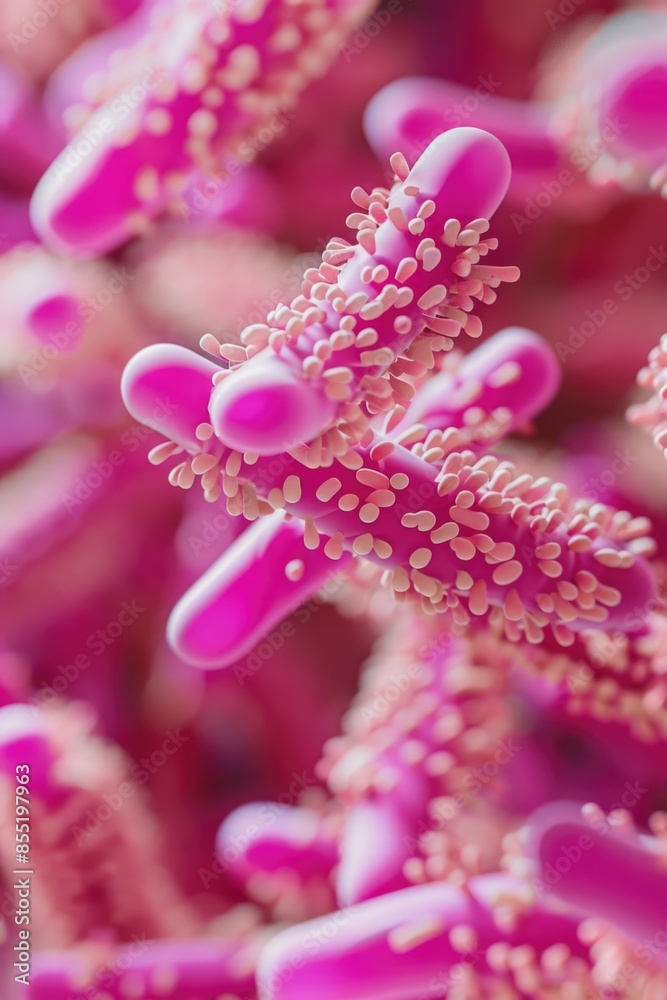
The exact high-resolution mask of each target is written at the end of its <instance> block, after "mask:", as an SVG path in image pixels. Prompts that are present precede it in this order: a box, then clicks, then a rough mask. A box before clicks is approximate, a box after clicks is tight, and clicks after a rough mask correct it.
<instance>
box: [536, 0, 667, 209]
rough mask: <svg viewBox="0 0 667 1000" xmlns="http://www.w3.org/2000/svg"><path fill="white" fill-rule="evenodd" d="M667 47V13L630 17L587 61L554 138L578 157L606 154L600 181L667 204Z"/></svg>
mask: <svg viewBox="0 0 667 1000" xmlns="http://www.w3.org/2000/svg"><path fill="white" fill-rule="evenodd" d="M666 41H667V14H665V11H664V10H653V11H648V10H644V11H642V10H633V11H625V12H623V13H621V14H618V15H617V16H616V17H613V18H609V19H608V20H607V21H606V22H605V24H604V26H603V27H602V28H601V30H600V31H599V32H597V33H596V34H595V35H594V36H593V38H592V39H591V41H590V43H589V44H588V45H587V46H586V47H585V48H584V49H583V51H582V52H581V53H580V54H579V57H578V60H577V64H576V66H575V68H574V72H573V73H572V74H571V80H572V86H571V88H570V89H569V90H568V91H567V92H566V93H565V95H564V96H563V98H562V100H561V102H560V105H559V106H557V108H556V115H555V119H554V124H553V132H554V134H555V135H556V136H557V139H558V140H559V141H560V142H561V143H562V144H564V146H565V148H569V149H572V150H573V151H574V152H575V154H576V151H577V150H584V151H588V150H591V151H593V150H595V149H596V148H597V149H600V150H601V153H600V155H599V156H597V157H593V158H592V159H591V164H590V167H589V170H588V176H589V179H590V180H592V181H593V182H595V183H600V184H604V183H609V182H612V183H615V184H618V185H620V186H621V187H624V188H627V189H630V190H634V191H640V192H642V193H649V192H650V191H651V190H653V191H659V192H660V193H661V194H662V196H663V197H667V135H666V131H665V130H666V128H667V56H666V55H665V43H666ZM575 162H576V161H575Z"/></svg>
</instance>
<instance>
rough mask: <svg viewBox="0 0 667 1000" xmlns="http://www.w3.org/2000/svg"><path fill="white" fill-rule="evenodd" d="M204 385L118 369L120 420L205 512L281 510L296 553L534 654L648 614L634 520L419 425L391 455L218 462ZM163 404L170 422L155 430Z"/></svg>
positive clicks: (389, 445)
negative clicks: (346, 555) (347, 556)
mask: <svg viewBox="0 0 667 1000" xmlns="http://www.w3.org/2000/svg"><path fill="white" fill-rule="evenodd" d="M215 371H216V369H215V366H214V365H213V364H212V363H211V362H208V361H207V360H206V359H204V358H202V357H200V356H198V355H196V354H194V353H192V352H189V351H187V350H185V349H182V348H178V347H174V346H170V345H155V346H153V347H150V348H146V349H144V350H143V351H141V352H139V354H137V355H136V356H135V357H134V359H133V360H132V361H131V362H130V363H129V365H128V366H127V367H126V369H125V372H124V376H123V395H124V399H125V403H126V405H127V407H128V409H129V410H130V412H131V413H132V415H133V416H134V417H135V418H136V419H137V420H139V421H140V422H142V423H145V424H147V425H148V426H153V427H154V428H155V429H157V430H159V431H160V433H162V434H166V435H168V436H169V437H170V438H171V442H169V443H167V444H165V445H161V446H158V449H157V450H155V451H154V452H153V453H152V458H153V460H154V461H162V460H165V459H167V458H169V457H170V455H172V454H175V453H176V452H178V451H179V450H180V449H182V448H184V449H185V450H186V452H187V453H188V457H187V458H186V461H185V462H181V463H180V464H179V465H178V466H177V467H176V468H175V469H173V470H172V472H171V473H170V477H171V482H172V483H173V484H174V485H176V484H178V485H180V486H183V487H186V488H189V487H190V486H192V485H193V483H194V481H195V479H196V477H197V476H199V475H201V476H202V486H203V488H204V490H205V495H206V496H207V497H208V498H209V499H211V500H213V501H215V500H217V499H218V497H219V496H220V494H221V493H224V495H225V496H226V497H227V507H228V510H229V511H230V513H233V514H241V513H243V514H244V516H245V517H246V518H248V519H249V520H255V519H256V518H257V517H258V516H261V515H263V514H267V513H271V512H272V511H273V510H276V509H278V510H280V509H284V510H286V511H287V512H288V513H290V514H294V515H296V516H298V517H300V518H301V519H303V520H304V521H305V532H304V539H305V543H306V546H307V547H309V548H311V547H312V548H313V549H317V548H318V547H319V546H320V544H321V536H324V537H326V538H327V541H326V543H325V545H324V552H325V554H326V555H327V556H328V557H329V558H331V559H334V560H337V559H339V558H340V557H341V555H342V553H343V551H345V550H346V551H352V552H353V553H355V554H356V555H357V556H361V557H364V558H366V557H367V558H368V559H370V560H371V561H373V562H375V563H376V564H378V565H380V566H382V567H383V568H385V569H386V570H387V572H386V574H384V575H383V579H384V582H385V583H387V584H390V585H391V586H392V587H393V589H394V591H395V592H396V593H397V594H407V593H408V592H411V593H413V594H416V595H418V597H419V598H420V599H421V603H422V605H423V607H424V608H425V609H426V610H428V611H430V612H433V611H445V610H448V609H451V610H452V612H453V614H454V615H455V618H456V620H457V621H458V622H459V623H461V624H466V623H467V622H468V620H469V617H468V613H467V611H469V612H470V613H471V614H472V615H473V616H484V615H486V614H487V613H488V612H489V610H490V608H491V607H495V608H496V609H497V612H496V613H495V617H499V618H500V620H501V621H503V623H504V627H505V629H506V632H507V634H508V636H509V637H510V638H514V639H519V638H521V636H523V635H525V636H526V637H527V638H528V640H529V641H531V642H540V641H541V640H542V638H543V635H544V628H545V627H546V626H547V625H549V624H551V625H552V626H553V630H554V634H555V636H556V637H557V639H558V641H559V642H560V643H562V644H569V643H571V642H572V641H573V639H574V632H573V630H580V629H582V628H587V627H590V624H591V623H594V624H596V625H598V626H599V627H601V628H605V629H613V628H615V627H617V626H618V624H619V623H621V622H623V621H624V620H625V618H626V615H627V613H628V611H629V610H630V608H631V607H635V606H636V605H637V604H641V603H646V604H647V606H648V604H650V603H651V602H652V600H653V594H654V591H655V583H654V580H653V577H652V574H651V572H650V570H649V567H648V566H647V565H646V563H645V562H644V561H643V560H642V559H641V558H637V557H636V556H635V555H634V554H633V551H632V550H633V548H634V547H637V546H639V547H640V549H641V546H642V544H643V542H642V538H641V537H638V536H643V535H644V534H645V530H646V529H645V525H644V522H643V520H642V521H640V522H638V525H637V526H635V524H634V522H633V521H632V520H630V521H628V520H627V517H625V516H622V517H619V518H618V519H617V520H615V518H616V517H617V515H616V513H615V512H614V511H612V510H611V509H609V508H607V507H605V506H604V505H602V504H591V503H589V502H583V501H582V502H579V503H578V504H577V503H575V504H573V503H572V502H571V501H570V499H569V497H568V494H567V490H566V489H565V487H564V486H563V485H562V484H557V483H552V482H551V481H550V480H549V479H547V478H546V477H542V478H540V479H534V478H533V477H532V476H531V475H530V474H528V473H524V474H522V475H520V476H519V475H518V474H517V472H516V470H515V468H514V467H513V466H512V464H511V463H507V462H498V460H497V459H495V458H493V457H492V456H485V457H483V458H481V459H477V457H476V455H475V453H474V452H472V451H463V452H455V451H453V452H450V453H449V454H447V453H446V452H445V449H444V448H443V447H442V437H441V433H440V432H439V431H431V432H430V433H428V432H427V431H426V429H425V428H423V425H422V427H419V426H417V427H415V428H413V429H412V430H411V431H406V432H404V433H403V434H402V435H401V436H400V439H399V441H396V440H392V438H391V437H387V436H383V435H375V434H372V433H371V434H370V436H369V438H367V443H365V444H359V445H356V446H351V445H350V443H349V442H348V441H346V440H345V439H344V437H343V435H342V434H340V433H338V432H337V430H335V431H330V432H329V435H328V441H329V442H330V445H329V446H328V447H327V448H322V449H321V451H320V453H319V455H318V456H317V457H316V458H315V459H313V458H311V453H310V449H308V448H306V447H303V448H302V449H299V450H295V451H294V452H293V453H292V454H290V453H285V454H283V455H280V456H272V457H263V458H262V457H258V456H257V455H256V454H245V455H242V454H240V453H239V452H230V451H228V450H226V449H224V447H223V446H222V445H221V444H220V442H219V441H218V439H217V438H216V436H215V435H214V433H213V428H212V426H211V423H210V421H209V409H208V404H209V400H210V397H211V380H212V378H213V375H214V374H215ZM165 399H169V400H170V401H171V406H170V410H171V415H170V416H169V417H168V418H167V420H166V421H162V422H161V423H160V424H159V426H157V425H156V421H155V419H154V416H153V414H154V413H155V412H156V408H157V407H159V404H160V401H162V402H164V400H165ZM163 409H164V407H163ZM411 442H412V443H411ZM409 443H411V447H412V449H413V450H410V448H409V447H408V444H409ZM425 446H426V448H425ZM415 448H417V449H418V451H419V452H421V453H420V454H416V453H415V451H414V449H415ZM464 604H465V606H466V608H467V610H466V609H464V607H463V605H464Z"/></svg>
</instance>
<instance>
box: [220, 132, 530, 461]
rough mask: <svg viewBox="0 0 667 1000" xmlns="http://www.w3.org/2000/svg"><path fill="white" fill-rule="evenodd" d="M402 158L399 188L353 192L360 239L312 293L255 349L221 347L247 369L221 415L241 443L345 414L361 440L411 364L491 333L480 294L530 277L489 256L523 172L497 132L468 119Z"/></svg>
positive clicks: (407, 392)
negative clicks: (501, 208)
mask: <svg viewBox="0 0 667 1000" xmlns="http://www.w3.org/2000/svg"><path fill="white" fill-rule="evenodd" d="M391 162H392V167H393V169H394V171H395V178H394V184H393V187H392V188H391V190H387V189H385V188H376V189H375V190H374V191H373V192H371V194H370V195H369V194H368V193H367V192H365V191H363V190H362V189H361V188H356V189H355V190H354V191H353V192H352V199H353V201H354V202H355V204H356V205H357V206H358V211H357V212H355V213H353V214H352V215H351V216H349V217H348V220H347V221H348V224H349V225H350V226H351V227H353V228H355V229H356V230H357V241H356V243H353V244H352V245H350V244H349V243H348V242H347V241H346V240H341V239H334V240H332V241H331V242H330V243H329V246H328V247H327V250H326V251H325V254H324V262H323V264H322V265H321V266H320V267H319V268H313V269H311V270H310V271H307V272H306V275H305V280H304V284H303V294H302V295H301V296H299V297H298V298H297V299H295V300H294V301H293V302H292V304H291V305H290V306H278V308H277V309H275V310H274V311H273V312H272V313H270V314H269V316H268V317H267V322H266V324H265V325H262V324H254V325H253V326H251V327H248V328H247V329H246V330H245V331H244V333H243V334H242V335H241V340H242V342H243V344H245V345H246V346H245V349H244V348H243V347H239V346H238V345H224V346H223V347H222V348H220V353H221V354H222V356H223V357H224V358H227V359H228V360H229V361H231V362H232V364H233V367H232V369H231V370H230V372H229V374H228V375H227V376H226V377H225V378H222V376H221V379H222V381H221V383H220V385H218V387H217V389H216V392H215V394H214V397H213V399H212V400H211V422H212V424H213V427H214V429H215V432H216V434H217V435H218V437H219V438H220V440H221V441H223V442H224V443H225V444H226V445H227V446H228V447H230V448H236V449H238V450H240V451H255V452H257V453H258V454H261V455H275V454H278V453H280V452H282V451H285V449H287V448H291V447H294V446H295V445H297V444H303V443H308V442H313V441H315V440H316V439H318V438H319V437H320V436H326V432H327V431H328V430H329V429H330V428H331V427H333V426H334V424H340V423H341V422H342V423H343V424H344V426H346V427H348V428H349V432H348V433H349V435H350V436H351V437H354V436H356V437H357V439H358V438H359V437H361V436H362V435H363V433H364V431H365V430H366V427H367V421H366V419H365V418H366V416H367V414H368V412H369V411H370V412H371V413H373V412H382V411H388V410H391V409H392V407H393V405H394V401H395V400H396V399H397V400H399V401H403V402H404V401H405V399H409V398H411V387H410V386H409V385H406V383H405V381H404V380H402V379H401V377H400V376H401V375H403V374H406V373H411V372H414V371H415V370H419V369H420V368H421V369H422V370H423V367H424V366H426V367H431V366H432V364H433V361H432V349H433V348H435V349H436V350H443V349H444V350H447V349H449V348H450V347H451V345H452V341H453V339H454V338H455V337H457V336H458V335H459V333H460V331H461V329H465V331H466V332H467V333H468V334H469V335H470V336H473V337H476V336H479V335H480V333H481V330H482V326H481V323H480V321H479V319H478V318H477V317H476V316H473V315H470V311H471V310H472V307H473V300H474V299H480V300H481V301H482V302H492V301H493V300H494V299H495V293H494V292H493V291H492V289H493V288H494V287H497V285H498V284H500V282H501V281H515V280H516V279H517V278H518V271H517V269H516V268H512V267H509V268H503V267H494V266H488V265H484V264H480V263H479V261H480V258H481V257H482V256H485V255H486V254H487V253H488V251H489V250H491V249H495V247H496V246H497V241H496V240H487V239H484V238H483V234H484V233H485V232H486V231H487V230H488V228H489V225H488V221H487V219H488V218H489V217H490V216H491V215H493V213H494V212H495V211H496V209H497V208H498V205H499V204H500V202H501V201H502V199H503V197H504V195H505V192H506V191H507V186H508V183H509V178H510V164H509V158H508V156H507V153H506V151H505V149H504V147H503V146H502V144H501V143H500V142H498V140H497V139H495V138H494V137H493V136H491V135H489V134H488V133H486V132H481V131H479V130H478V129H456V130H455V131H453V132H451V133H449V134H447V135H444V136H439V137H438V138H437V139H435V140H434V141H433V142H432V143H431V145H430V146H429V148H428V149H427V150H426V151H425V152H424V154H423V155H422V156H421V158H420V159H419V161H418V162H417V164H416V165H415V166H414V167H413V168H412V170H409V169H408V165H407V163H406V161H405V158H404V157H403V156H402V155H401V154H396V156H394V157H392V161H391ZM203 346H205V347H206V348H207V349H208V348H209V344H207V343H204V345H203ZM210 346H211V352H212V353H213V352H214V351H215V350H216V347H217V345H216V344H215V343H213V344H212V345H210ZM360 403H364V404H365V406H364V408H363V410H362V409H360V406H359V404H360Z"/></svg>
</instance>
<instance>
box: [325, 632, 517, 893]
mask: <svg viewBox="0 0 667 1000" xmlns="http://www.w3.org/2000/svg"><path fill="white" fill-rule="evenodd" d="M513 648H514V647H512V649H513ZM511 663H512V656H511V654H510V655H508V654H507V651H505V650H503V648H502V645H501V644H496V643H494V642H493V641H491V642H485V641H484V638H483V637H480V641H479V642H478V644H477V647H475V645H473V644H472V643H468V642H466V641H465V639H463V638H462V637H458V638H457V637H454V636H453V635H451V634H444V635H443V633H442V631H441V630H440V629H438V627H437V623H436V622H434V620H433V619H424V618H423V617H421V616H411V615H410V616H407V617H402V616H401V617H399V619H398V625H397V627H394V628H393V629H391V630H390V631H389V632H388V633H387V634H386V636H385V637H384V638H383V640H382V641H381V642H380V643H379V644H378V646H377V648H376V650H375V651H374V654H373V658H372V660H371V661H370V664H369V665H368V667H367V668H366V670H365V672H364V674H363V676H362V686H361V691H360V694H359V696H358V697H357V699H356V700H355V701H354V702H353V704H352V706H351V708H350V710H349V711H348V713H347V714H346V716H345V718H344V720H343V733H342V735H341V736H340V737H337V738H336V739H333V740H330V741H328V743H327V744H326V745H325V748H324V758H323V760H322V761H321V763H320V765H319V768H318V773H319V775H320V776H321V777H325V778H326V780H327V782H328V785H329V788H330V789H331V791H332V793H333V794H334V795H336V796H337V797H338V798H340V799H341V800H342V802H343V803H344V804H345V805H346V806H347V812H346V818H345V829H344V836H343V841H342V844H341V860H340V865H339V868H338V870H337V873H336V887H337V893H338V900H339V902H340V903H341V905H349V904H351V903H358V902H359V901H361V900H363V899H370V898H371V897H373V896H377V895H380V894H382V893H386V892H389V891H392V890H393V889H397V888H401V887H402V886H404V885H407V884H409V883H410V882H425V881H430V880H435V879H439V880H442V879H444V878H446V877H447V876H449V875H450V874H451V872H452V869H457V870H458V871H460V870H461V869H462V870H463V871H465V870H466V865H465V862H464V863H463V865H461V867H459V864H458V862H459V861H460V860H461V859H460V857H456V858H455V856H456V855H457V853H458V852H457V850H456V843H455V837H454V838H452V840H451V847H452V850H451V852H450V851H449V850H448V848H449V847H450V843H449V842H448V834H449V832H452V828H453V826H454V824H453V822H451V821H452V820H453V819H454V817H455V816H457V814H459V813H460V812H461V810H462V809H463V808H464V806H466V805H471V804H472V805H474V804H475V803H476V802H478V800H479V796H478V794H476V792H475V787H476V788H477V792H478V791H479V789H480V787H481V785H480V783H479V782H477V784H476V786H475V782H474V781H471V780H470V779H471V777H472V776H473V775H474V772H475V768H476V767H477V766H482V765H483V764H485V763H486V762H488V761H489V760H491V759H493V757H494V755H496V754H497V755H499V756H500V758H501V759H504V760H505V762H506V763H507V762H508V761H509V760H510V759H511V757H512V756H513V754H514V753H515V752H516V751H517V750H518V749H520V748H521V745H520V744H517V745H515V746H514V749H512V748H510V749H509V750H508V748H507V746H506V745H505V744H504V742H503V741H504V740H505V739H506V738H507V737H511V736H512V735H514V734H515V732H516V730H515V724H514V720H513V719H512V717H511V713H510V712H509V711H508V704H509V702H508V698H507V675H508V670H509V667H510V664H511ZM399 692H400V693H399ZM389 698H391V701H390V700H389ZM492 787H493V786H491V787H490V788H489V789H488V790H487V791H489V792H490V793H491V795H492V794H493V791H492ZM457 796H458V798H457ZM443 815H444V816H446V817H447V818H448V820H449V822H447V823H445V824H443V822H442V816H443ZM443 827H444V828H443ZM435 829H438V830H439V834H438V836H437V837H433V836H431V838H430V839H431V840H433V841H437V842H438V847H437V849H436V850H435V852H434V853H433V852H431V853H430V856H429V857H427V858H426V859H424V854H423V853H422V848H423V847H424V846H425V845H427V844H428V843H429V837H428V836H426V837H425V838H424V840H423V841H421V835H422V834H424V833H427V832H430V833H431V834H432V833H433V831H434V830H435ZM500 836H501V835H500V833H499V837H500ZM485 847H486V848H487V854H490V855H493V853H494V847H493V845H492V844H490V843H489V844H488V845H485ZM497 847H498V845H496V849H497ZM450 853H451V855H452V857H451V858H450V857H448V854H450ZM468 856H469V858H470V860H471V863H472V866H473V872H474V865H475V863H477V861H478V856H477V852H476V850H475V847H474V846H473V845H472V844H469V845H468ZM454 859H455V860H454Z"/></svg>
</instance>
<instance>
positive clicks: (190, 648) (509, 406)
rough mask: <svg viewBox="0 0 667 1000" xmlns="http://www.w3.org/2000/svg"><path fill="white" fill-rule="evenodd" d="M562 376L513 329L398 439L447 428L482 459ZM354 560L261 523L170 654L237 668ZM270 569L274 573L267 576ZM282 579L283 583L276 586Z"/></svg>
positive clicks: (217, 569)
mask: <svg viewBox="0 0 667 1000" xmlns="http://www.w3.org/2000/svg"><path fill="white" fill-rule="evenodd" d="M559 374H560V373H559V370H558V365H557V363H556V361H555V358H554V356H553V355H552V354H551V353H550V351H549V349H548V348H547V347H546V345H545V344H544V342H543V341H541V340H540V339H539V338H538V337H537V336H536V335H535V334H533V333H531V332H530V331H528V330H520V329H511V330H506V331H504V332H503V333H500V334H497V335H496V336H495V337H493V338H492V339H491V340H490V341H489V342H488V343H487V344H485V345H483V346H482V347H478V348H477V349H476V350H475V351H473V352H472V353H471V354H470V355H469V356H468V357H466V358H464V359H463V360H462V361H460V362H459V363H457V364H454V365H448V366H447V367H446V368H445V369H444V370H443V371H442V372H441V373H440V374H439V375H437V376H436V377H434V378H432V379H429V380H428V381H427V382H426V383H424V385H423V386H422V387H421V388H420V389H419V390H418V392H417V395H416V396H415V398H414V399H413V401H412V402H411V403H410V405H409V407H408V410H407V413H406V414H405V416H404V418H403V420H402V421H401V423H400V424H399V425H398V426H397V428H396V431H397V433H400V432H402V431H403V430H406V429H410V431H411V429H412V428H413V427H414V425H416V424H418V425H422V426H424V427H425V428H426V429H427V430H428V431H432V430H436V429H437V428H438V427H446V428H447V431H446V436H447V445H448V447H449V448H454V447H456V448H462V447H470V448H472V449H474V450H475V451H477V450H480V451H481V450H482V449H483V448H485V447H488V446H489V445H490V443H491V442H494V441H497V440H498V439H499V438H501V437H502V436H504V435H505V434H507V433H509V432H510V431H511V430H513V429H514V428H515V427H517V426H520V425H522V424H523V423H524V422H525V421H527V420H529V419H530V418H532V417H534V416H536V415H537V414H538V413H539V412H540V410H542V409H543V407H544V406H545V405H546V404H547V403H548V402H550V400H551V399H552V398H553V396H554V395H555V393H556V390H557V387H558V382H559ZM260 553H261V554H262V558H261V559H259V558H258V557H259V554H260ZM350 559H351V557H350V555H349V554H348V553H343V555H342V557H341V561H339V563H338V564H337V565H336V564H334V565H333V566H332V563H331V560H330V559H329V558H328V556H327V555H326V554H325V553H324V551H323V550H322V549H321V548H318V549H315V550H313V549H309V548H307V547H306V545H305V544H304V539H303V523H302V522H300V521H295V520H293V519H287V520H285V519H284V515H283V514H282V513H277V514H275V515H273V517H271V518H263V519H262V521H261V523H259V524H256V525H253V526H252V527H251V528H249V529H248V530H247V532H246V533H245V534H244V536H243V538H242V539H240V540H239V541H238V542H236V543H234V544H233V545H231V546H230V547H229V548H228V549H227V551H226V552H225V553H224V555H223V556H222V557H221V558H220V559H219V560H218V561H217V562H216V563H215V565H214V566H212V567H211V568H210V570H209V571H208V572H207V573H205V574H204V576H203V577H202V578H201V579H200V580H198V581H197V583H196V584H195V585H194V586H193V587H192V588H191V589H190V590H189V591H188V592H187V593H186V594H185V595H184V596H183V598H182V599H181V600H180V601H179V603H178V604H177V605H176V607H175V609H174V611H173V613H172V615H171V617H170V619H169V625H168V637H169V640H170V643H171V645H172V648H173V649H174V650H175V651H176V652H177V653H178V654H179V656H182V657H183V658H184V659H186V660H187V661H188V662H190V663H194V664H197V665H198V666H204V667H206V666H224V665H227V664H229V663H232V662H234V661H235V660H237V659H238V658H239V657H241V656H243V655H244V654H245V653H247V652H248V651H249V650H250V649H251V648H252V647H253V646H254V645H255V644H256V643H257V642H258V641H259V640H260V639H261V638H262V636H264V635H266V633H267V632H269V631H270V630H271V628H273V627H275V626H276V625H278V623H279V622H280V621H281V620H282V619H283V618H285V617H286V616H287V615H288V614H289V613H290V612H291V611H293V610H294V609H295V608H296V607H297V606H298V605H299V604H300V603H302V602H304V601H305V600H307V599H308V598H309V597H310V596H311V595H312V593H313V592H314V591H316V590H318V589H319V588H320V587H322V586H323V585H324V584H325V583H326V582H327V581H329V580H330V579H331V577H332V575H333V573H334V572H340V571H344V570H345V569H346V566H347V564H348V562H349V560H350ZM269 564H271V565H275V566H276V571H275V572H270V573H267V569H266V567H267V566H268V565H269ZM283 571H284V575H285V577H286V580H285V582H284V584H282V586H281V587H279V588H276V579H280V578H281V577H282V576H283ZM221 622H225V628H221V627H220V625H221Z"/></svg>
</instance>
